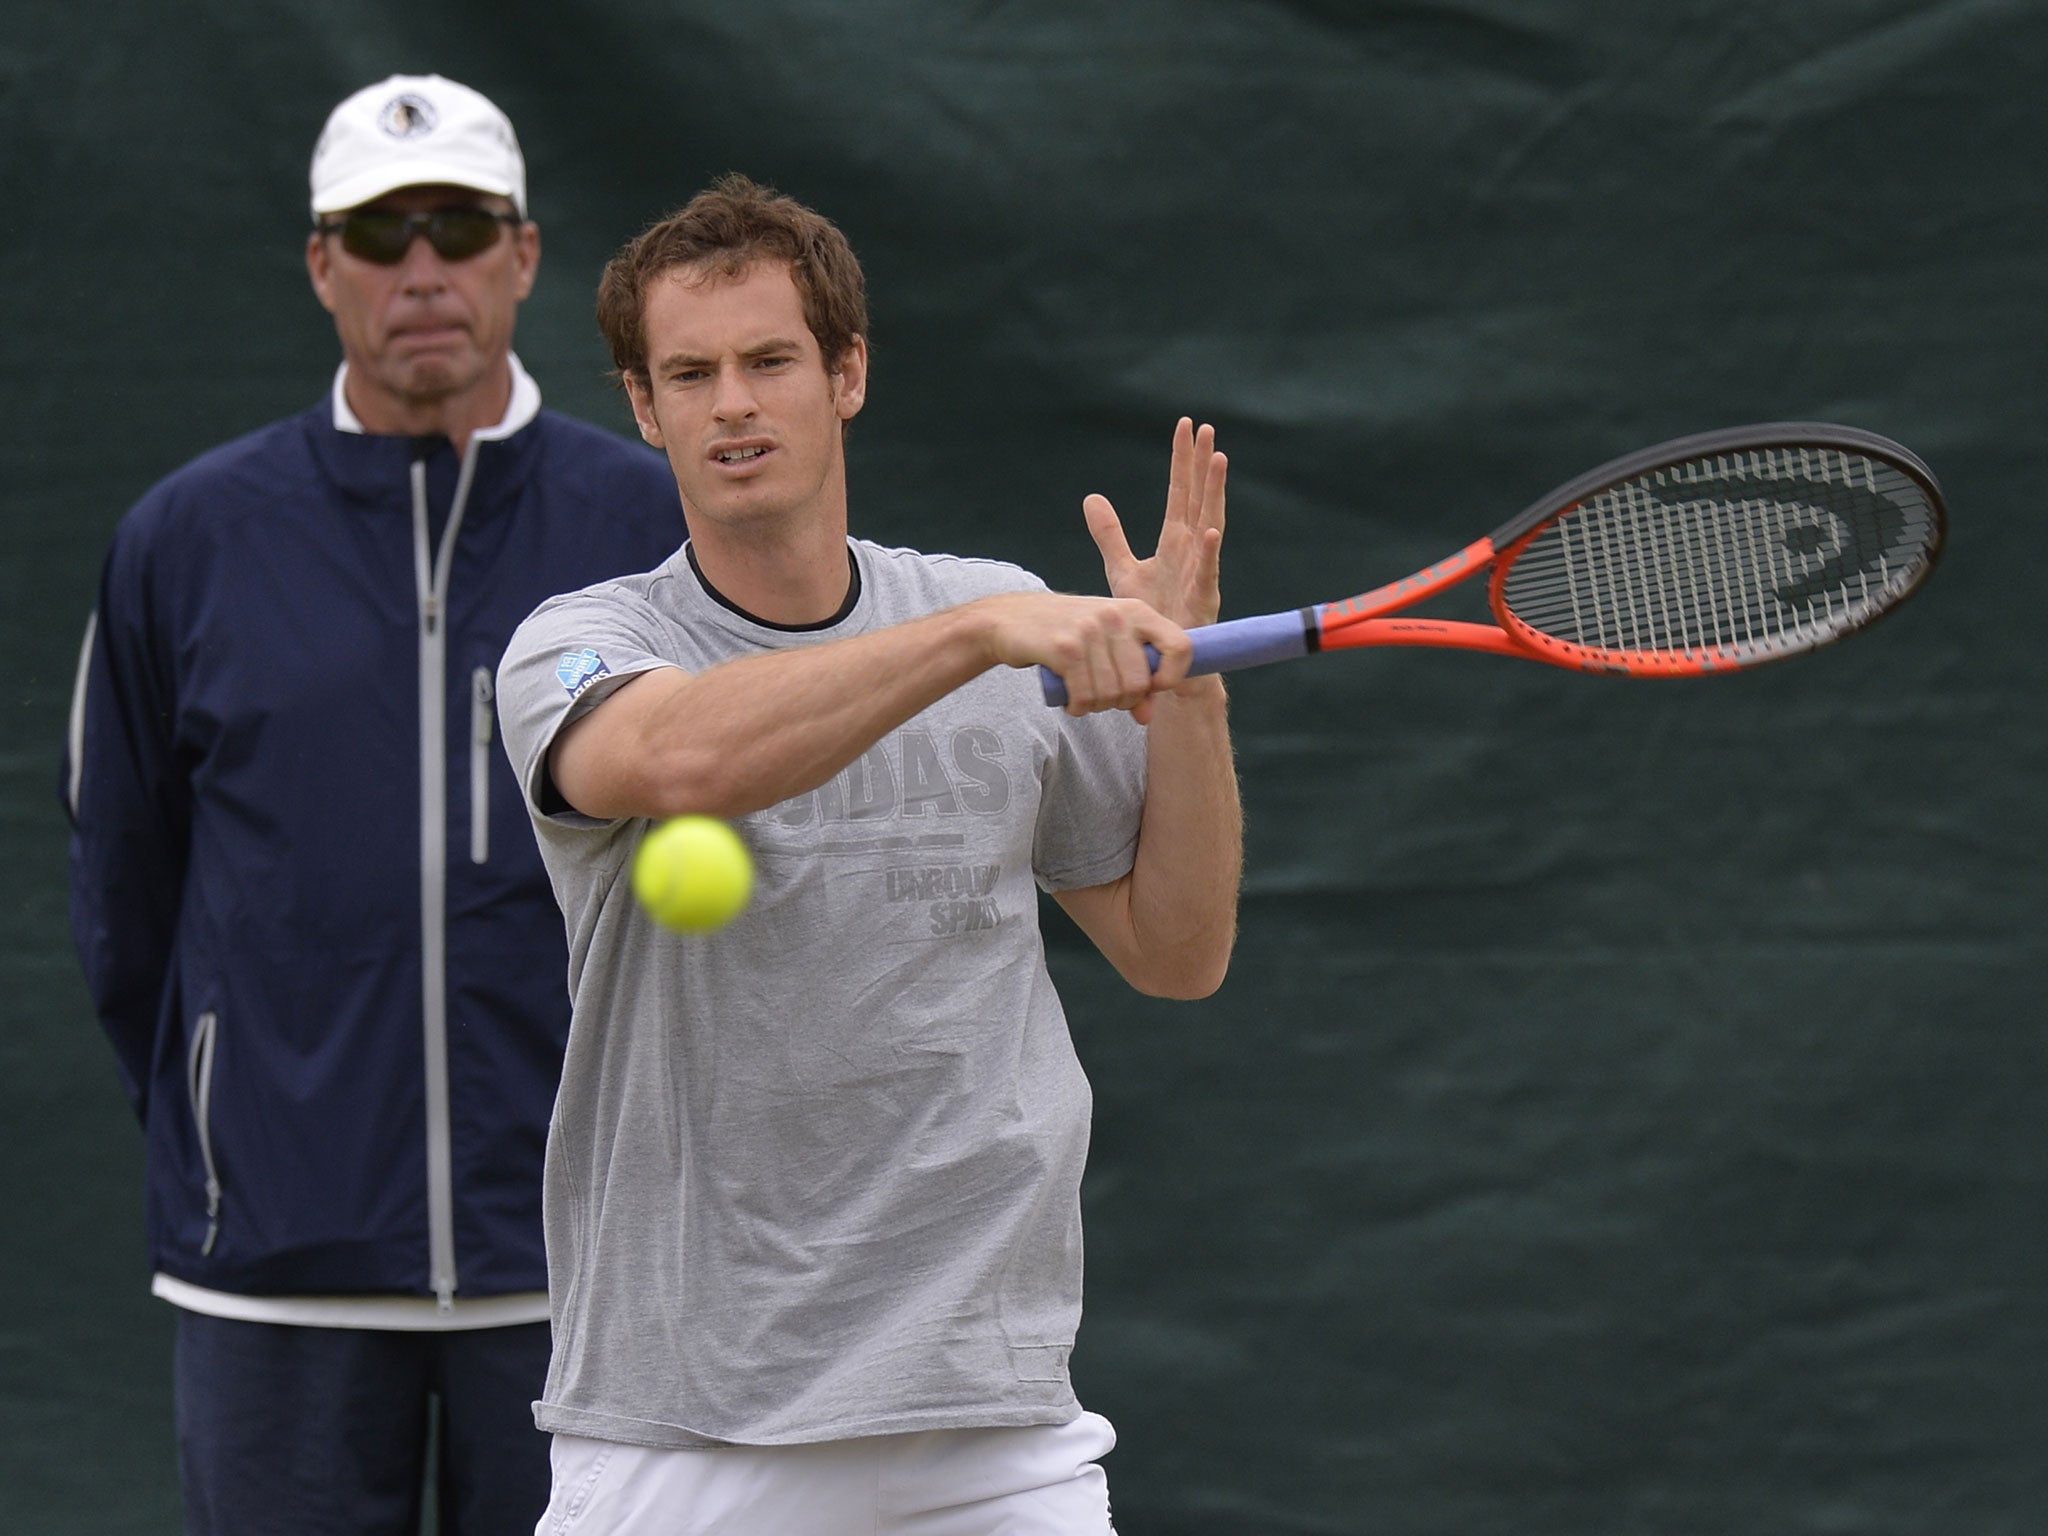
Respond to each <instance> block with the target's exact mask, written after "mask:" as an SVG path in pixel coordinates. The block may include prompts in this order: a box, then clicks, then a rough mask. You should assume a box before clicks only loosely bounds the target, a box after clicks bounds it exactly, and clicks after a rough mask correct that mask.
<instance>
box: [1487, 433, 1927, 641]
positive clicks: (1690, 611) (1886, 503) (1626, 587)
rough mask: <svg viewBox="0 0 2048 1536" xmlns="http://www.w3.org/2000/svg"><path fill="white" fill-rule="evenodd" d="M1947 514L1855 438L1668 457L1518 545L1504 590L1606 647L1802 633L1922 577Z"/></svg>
mask: <svg viewBox="0 0 2048 1536" xmlns="http://www.w3.org/2000/svg"><path fill="white" fill-rule="evenodd" d="M1938 538H1939V527H1938V523H1937V521H1936V517H1935V514H1934V511H1933V509H1932V507H1931V506H1930V504H1929V501H1928V497H1927V495H1926V492H1925V491H1924V489H1923V488H1922V487H1921V486H1920V485H1919V483H1918V482H1917V481H1915V480H1914V479H1912V478H1911V477H1910V476H1908V475H1906V474H1905V473H1903V472H1902V471H1901V470H1899V469H1897V468H1896V467H1894V466H1892V465H1890V464H1888V463H1885V462H1884V461H1882V460H1879V459H1875V458H1871V457H1869V456H1867V455H1863V454H1858V453H1854V452H1849V451H1845V450H1841V449H1826V450H1820V449H1813V448H1793V449H1761V450H1754V451H1750V452H1745V453H1742V454H1740V455H1736V456H1725V455H1724V456H1716V457H1712V458H1705V459H1695V460H1691V461H1686V462H1681V463H1679V464H1675V465H1670V466H1666V467H1663V468H1660V469H1657V470H1653V471H1651V472H1648V473H1646V474H1642V475H1638V476H1636V477H1635V478H1633V479H1630V480H1626V481H1623V482H1621V483H1620V484H1618V485H1614V486H1611V487H1609V488H1608V489H1606V490H1603V491H1601V492H1599V493H1598V494H1597V495H1594V496H1591V497H1588V498H1587V499H1585V500H1584V501H1582V502H1580V503H1579V504H1578V505H1576V506H1574V507H1572V508H1571V509H1569V510H1568V511H1566V512H1565V513H1563V514H1562V515H1560V516H1559V517H1557V518H1556V519H1554V520H1553V521H1552V522H1550V523H1549V524H1547V525H1545V526H1544V527H1542V528H1540V529H1539V530H1538V531H1537V532H1536V533H1535V534H1533V535H1532V536H1531V537H1530V538H1529V539H1528V540H1527V541H1526V542H1525V543H1524V544H1522V545H1521V546H1520V547H1519V549H1518V550H1517V552H1516V553H1515V555H1514V557H1513V558H1512V560H1511V561H1510V562H1509V563H1508V565H1507V568H1506V569H1505V571H1504V572H1503V573H1502V575H1501V577H1500V579H1499V582H1498V584H1497V595H1498V600H1499V601H1500V602H1501V603H1502V605H1503V606H1504V607H1505V609H1506V610H1507V612H1508V613H1509V614H1511V615H1512V616H1513V617H1514V618H1516V619H1518V620H1519V621H1520V622H1521V623H1523V624H1526V625H1527V626H1528V627H1529V628H1531V629H1534V630H1537V631H1539V632H1541V633H1542V634H1545V635H1549V636H1551V637H1553V638H1556V639H1560V640H1565V641H1568V642H1570V643H1572V644H1575V645H1580V646H1584V647H1587V648H1589V649H1593V650H1604V651H1617V652H1620V651H1627V652H1646V651H1667V652H1702V651H1714V652H1720V653H1723V654H1725V655H1727V656H1729V657H1730V658H1731V659H1733V658H1738V657H1743V656H1751V655H1759V654H1768V653H1771V652H1775V651H1784V650H1793V649H1804V648H1806V647H1808V646H1810V645H1814V644H1818V643H1821V642H1822V641H1824V640H1827V639H1831V638H1834V637H1835V636H1837V635H1839V634H1842V633H1845V632H1846V631H1848V630H1850V629H1854V628H1856V627H1858V626H1860V625H1862V624H1864V623H1867V622H1869V620H1870V619H1872V618H1874V617H1875V616H1876V615H1877V614H1878V613H1880V612H1882V611H1883V610H1884V608H1886V607H1888V606H1889V605H1890V603H1892V602H1893V601H1896V600H1897V598H1898V597H1900V596H1903V595H1904V593H1905V592H1906V591H1908V590H1910V589H1911V587H1912V585H1913V584H1914V583H1915V582H1916V581H1917V580H1918V579H1919V576H1920V574H1921V573H1922V572H1923V571H1924V569H1925V567H1926V564H1927V562H1928V560H1929V559H1930V558H1931V552H1932V549H1933V546H1934V545H1935V543H1936V542H1937V541H1938Z"/></svg>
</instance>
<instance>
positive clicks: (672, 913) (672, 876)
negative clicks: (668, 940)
mask: <svg viewBox="0 0 2048 1536" xmlns="http://www.w3.org/2000/svg"><path fill="white" fill-rule="evenodd" d="M753 893H754V860H753V857H752V856H751V855H750V854H749V853H748V852H747V845H746V844H745V843H743V842H741V841H740V837H739V834H738V833H737V832H735V831H733V829H732V828H731V827H729V826H727V825H726V824H725V823H724V822H722V821H720V820H719V819H718V818H717V817H715V816H677V817H675V818H674V819H673V820H670V821H664V822H662V823H661V824H660V825H659V826H656V827H653V828H651V829H650V830H649V831H648V833H647V835H646V836H644V837H642V838H641V839H640V846H639V848H638V849H636V850H635V851H634V854H633V894H634V895H635V896H637V897H638V898H639V899H640V905H641V906H643V907H645V908H646V909H647V915H648V916H649V917H651V918H653V919H654V920H655V921H656V922H657V923H660V924H661V925H662V926H663V927H664V928H673V929H675V930H676V931H677V932H678V933H709V932H710V931H711V930H712V929H714V928H723V927H724V926H725V925H726V924H727V923H729V922H731V921H732V919H733V918H734V916H736V915H737V914H738V912H739V910H740V908H741V907H744V906H745V905H746V904H747V898H748V897H749V896H751V895H753Z"/></svg>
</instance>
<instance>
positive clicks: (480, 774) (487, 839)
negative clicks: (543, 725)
mask: <svg viewBox="0 0 2048 1536" xmlns="http://www.w3.org/2000/svg"><path fill="white" fill-rule="evenodd" d="M469 683H470V687H469V861H470V863H472V864H482V863H486V862H488V860H489V859H490V857H491V736H492V734H493V731H494V729H495V726H496V723H497V722H496V717H495V713H494V710H493V707H492V694H493V680H492V677H491V669H490V668H489V667H478V668H477V669H476V670H475V671H474V672H472V673H471V674H470V677H469Z"/></svg>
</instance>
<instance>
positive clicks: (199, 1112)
mask: <svg viewBox="0 0 2048 1536" xmlns="http://www.w3.org/2000/svg"><path fill="white" fill-rule="evenodd" d="M219 1027H220V1015H218V1014H216V1013H214V1012H213V1011H212V1010H211V1009H209V1010H208V1011H207V1012H205V1013H202V1014H200V1015H199V1017H198V1018H197V1019H196V1020H194V1021H193V1026H192V1041H191V1043H190V1044H189V1045H187V1046H186V1047H185V1093H186V1096H187V1097H188V1098H190V1099H191V1101H192V1123H193V1125H194V1126H195V1127H196V1128H197V1130H198V1133H199V1165H200V1167H201V1168H202V1169H204V1170H205V1173H206V1241H205V1242H203V1243H201V1244H200V1245H199V1256H200V1257H201V1258H208V1257H210V1256H211V1255H212V1253H213V1245H214V1241H215V1240H216V1239H217V1238H218V1237H219V1236H220V1171H219V1170H218V1169H217V1168H215V1167H214V1163H213V1052H214V1043H215V1040H216V1038H217V1032H218V1030H219Z"/></svg>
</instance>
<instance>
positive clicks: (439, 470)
mask: <svg viewBox="0 0 2048 1536" xmlns="http://www.w3.org/2000/svg"><path fill="white" fill-rule="evenodd" d="M472 451H473V452H474V454H475V456H476V463H475V467H474V470H473V476H472V480H471V484H470V486H469V489H468V492H467V496H466V500H465V501H464V502H463V505H462V508H461V516H460V518H459V521H457V522H456V537H455V539H454V541H453V544H452V549H451V552H450V553H449V555H448V557H447V561H446V565H445V574H439V575H437V562H436V560H435V554H436V552H437V551H438V550H439V548H440V545H441V542H442V540H443V538H444V535H445V528H446V524H447V523H448V521H449V520H450V515H451V505H452V503H453V502H454V501H455V499H456V492H457V488H458V482H459V479H460V468H461V466H460V461H459V460H458V458H457V456H456V454H455V452H454V450H453V448H452V447H451V446H450V445H449V443H448V442H447V441H446V440H445V439H440V438H429V439H412V438H406V437H392V436H366V435H362V434H356V433H347V432H341V431H338V430H336V428H335V426H334V424H333V416H332V407H331V405H330V404H329V403H328V402H324V401H323V402H322V403H321V404H320V405H318V406H315V407H314V408H313V409H311V410H308V411H306V412H304V413H302V414H300V415H298V416H295V417H291V418H288V419H286V420H284V421H280V422H276V423H274V424H272V425H271V426H268V427H266V428H264V429H262V430H260V431H258V432H255V433H252V434H251V435H249V436H247V437H244V438H241V439H239V440H237V441H235V442H232V443H229V444H226V445H225V446H223V447H221V448H218V449H215V450H214V451H212V452H210V453H208V454H206V455H204V456H202V457H201V458H199V459H197V460H195V461H194V462H192V463H191V464H188V465H186V466H185V467H184V468H183V469H181V470H179V471H177V472H176V473H175V474H173V475H171V476H170V477H169V478H167V479H165V480H164V481H163V482H161V483H160V484H158V485H157V486H156V487H155V488H153V489H152V490H151V491H150V492H149V493H148V494H147V495H146V496H144V497H143V499H142V500H141V501H140V502H139V503H138V504H137V505H136V506H135V507H134V509H133V510H132V511H130V512H129V514H128V515H127V517H126V518H124V519H123V521H122V523H121V525H120V528H119V530H118V531H117V533H116V535H115V538H114V542H113V547H112V550H111V553H110V554H109V556H108V558H107V563H106V567H105V571H104V574H103V576H102V579H101V586H100V593H99V601H98V605H97V608H96V611H95V614H94V618H93V625H92V627H91V629H90V630H89V631H88V636H87V644H86V654H85V656H84V657H83V658H82V661H81V669H80V676H79V691H78V697H77V700H76V703H75V706H74V710H73V720H72V729H71V736H70V741H69V743H68V747H67V751H66V754H65V789H66V798H67V802H68V805H69V808H70V810H71V814H72V823H73V836H72V890H71V914H72V927H73V933H74V936H75V939H76V942H77V945H78V951H79V955H80V958H81V959H82V961H83V963H84V967H85V973H86V978H87V982H88V985H89V987H90V990H91V992H92V995H93V999H94V1003H95V1006H96V1008H97V1010H98V1013H99V1017H100V1021H101V1023H102V1024H103V1025H104V1027H105V1029H106V1031H107V1033H108V1035H109V1036H110V1037H111V1039H112V1041H113V1045H114V1051H115V1055H116V1058H117V1061H118V1064H119V1069H120V1074H121V1078H122V1081H123V1084H124V1086H125V1087H126V1089H127V1091H128V1094H129V1097H130V1098H131V1100H132V1101H133V1103H134V1105H135V1109H136V1112H137V1113H138V1114H139V1115H140V1116H141V1119H142V1122H143V1126H144V1132H145V1140H146V1147H147V1175H146V1179H147V1187H146V1199H145V1209H146V1215H147V1226H148V1235H149V1247H150V1256H151V1260H152V1262H153V1263H154V1264H155V1266H156V1267H157V1269H158V1270H160V1271H161V1272H163V1273H165V1274H168V1275H172V1276H175V1277H177V1278H179V1279H182V1280H186V1281H190V1282H192V1283H194V1284H197V1285H201V1286H205V1287H208V1288H210V1289H214V1290H222V1291H233V1292H240V1293H244V1294H258V1295H263V1294H284V1295H293V1294H309V1293H311V1294H403V1295H422V1296H430V1295H440V1296H442V1297H443V1298H446V1297H448V1296H451V1295H456V1294H459V1295H462V1296H466V1297H478V1296H490V1295H499V1294H505V1293H509V1292H518V1291H538V1290H542V1289H544V1288H545V1286H546V1269H545V1264H544V1261H543V1255H542V1251H541V1223H540V1191H541V1159H542V1152H543V1148H544V1144H545V1141H546V1135H547V1123H548V1115H549V1111H550V1107H551V1106H552V1104H553V1101H554V1091H555V1082H556V1078H557V1075H558V1072H559V1069H560V1065H561V1057H562V1049H563V1044H564V1041H565V1039H566V1036H567V1031H568V1024H569V1000H568V992H567V979H566V978H567V964H568V962H567V953H566V947H565V941H564V937H563V926H562V918H561V914H560V912H559V911H558V910H557V908H556V906H555V902H554V896H553V892H552V890H551V889H550V887H549V885H548V880H547V874H546V872H545V870H544V869H543V867H542V865H541V861H540V856H539V853H538V852H537V850H536V848H535V844H534V839H533V833H532V830H531V827H530V826H529V824H528V820H527V815H526V811H525V808H524V804H523V801H522V797H521V795H520V792H519V787H518V785H517V784H516V783H515V782H514V779H513V776H512V771H511V768H510V766H509V764H508V763H507V761H506V758H505V754H504V751H503V749H502V747H501V746H500V745H499V744H498V742H497V740H496V734H497V733H496V722H495V714H494V709H493V701H492V687H493V679H494V677H495V673H496V669H497V665H498V659H499V656H500V654H501V653H502V651H503V649H504V646H505V642H506V640H507V639H508V638H509V637H510V635H511V633H512V631H513V629H514V628H515V627H516V626H517V625H518V624H519V622H520V621H521V620H522V619H524V618H525V617H526V616H527V614H528V613H529V612H531V611H532V610H533V608H534V607H535V606H536V605H538V604H539V603H540V602H541V601H542V600H543V599H545V598H547V597H549V596H552V595H553V594H555V593H558V592H564V591H568V590H571V589H573V588H577V587H581V586H585V585H588V584H589V583H591V582H595V581H601V580H604V579H607V578H609V577H612V576H617V575H622V574H625V573H628V572H633V571H640V570H645V569H647V568H649V567H651V566H653V565H655V564H657V563H659V562H660V561H662V560H664V559H666V558H667V557H668V556H669V555H671V554H672V553H674V551H675V549H676V547H677V546H678V545H679V544H680V543H681V542H682V540H683V532H684V530H683V522H682V513H681V508H680V505H679V503H678V500H677V496H676V489H675V483H674V481H673V479H672V478H671V477H670V475H669V472H668V467H667V465H666V464H665V463H664V462H663V461H662V459H661V457H660V455H658V454H656V453H654V452H652V451H651V450H648V449H646V448H643V447H641V446H640V445H638V444H635V443H629V442H627V441H625V440H623V439H622V438H620V437H618V436H617V435H615V434H613V433H609V432H605V431H601V430H599V429H597V428H595V427H591V426H588V425H585V424H583V423H580V422H577V421H573V420H571V419H570V418H568V417H565V416H560V415H557V414H555V413H553V412H549V411H542V412H541V413H540V414H539V415H538V416H537V417H535V418H534V419H533V420H532V421H530V422H528V423H527V425H526V426H524V427H523V428H521V429H520V430H518V431H517V432H515V433H513V434H511V435H510V436H509V437H507V438H505V439H503V440H499V441H478V442H475V443H473V444H472ZM422 490H423V491H424V496H421V495H420V494H419V493H420V491H422ZM416 525H417V527H416ZM437 587H438V588H439V590H438V591H437ZM437 695H439V696H440V697H439V698H437V697H436V696H437ZM437 978H439V984H438V985H437V984H436V979H437Z"/></svg>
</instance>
